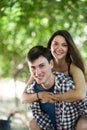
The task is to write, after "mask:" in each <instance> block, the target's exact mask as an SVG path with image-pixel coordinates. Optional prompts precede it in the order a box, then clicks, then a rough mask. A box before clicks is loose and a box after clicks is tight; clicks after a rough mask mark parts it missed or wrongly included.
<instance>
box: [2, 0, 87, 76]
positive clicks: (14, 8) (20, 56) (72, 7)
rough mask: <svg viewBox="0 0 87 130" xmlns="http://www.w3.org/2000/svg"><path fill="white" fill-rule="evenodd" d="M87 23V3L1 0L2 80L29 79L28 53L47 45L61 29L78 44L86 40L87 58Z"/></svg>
mask: <svg viewBox="0 0 87 130" xmlns="http://www.w3.org/2000/svg"><path fill="white" fill-rule="evenodd" d="M86 23H87V1H86V0H79V1H74V0H69V1H67V0H3V1H2V0H0V60H1V61H0V72H1V73H0V74H1V76H5V77H6V76H8V77H9V76H13V77H27V75H28V73H27V72H26V71H27V69H28V67H27V64H26V60H25V58H26V54H27V52H28V50H29V49H30V48H31V47H32V46H34V45H38V44H40V45H46V43H47V41H48V39H49V37H50V36H51V34H52V33H53V32H55V31H56V30H59V29H66V30H68V31H69V32H70V33H71V34H72V36H73V38H74V39H75V40H77V38H81V39H82V43H81V44H80V45H79V44H78V47H79V48H80V49H81V52H82V53H83V56H84V55H85V54H86V51H87V47H86V46H87V45H86V43H87V42H86V40H87V39H86V33H87V32H86V28H87V25H86ZM85 42H86V43H85ZM84 58H86V59H87V56H84Z"/></svg>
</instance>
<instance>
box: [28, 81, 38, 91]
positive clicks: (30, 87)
mask: <svg viewBox="0 0 87 130" xmlns="http://www.w3.org/2000/svg"><path fill="white" fill-rule="evenodd" d="M35 85H36V81H35V80H34V81H33V82H32V83H31V84H30V85H29V86H28V87H27V92H28V93H29V92H32V93H33V92H34V86H35Z"/></svg>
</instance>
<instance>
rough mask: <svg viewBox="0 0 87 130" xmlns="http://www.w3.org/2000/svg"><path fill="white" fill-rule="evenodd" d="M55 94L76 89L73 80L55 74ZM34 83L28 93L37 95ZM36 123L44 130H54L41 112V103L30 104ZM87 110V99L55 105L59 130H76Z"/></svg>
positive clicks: (47, 118) (45, 115)
mask: <svg viewBox="0 0 87 130" xmlns="http://www.w3.org/2000/svg"><path fill="white" fill-rule="evenodd" d="M55 75H56V77H55V86H54V93H55V94H61V93H64V92H67V91H69V90H72V89H74V88H75V86H74V83H73V81H72V78H71V77H69V76H66V75H64V74H63V73H59V72H56V73H55ZM35 84H36V82H35V81H34V82H33V83H32V84H31V85H30V86H29V87H28V89H27V93H31V94H32V93H35V91H34V85H35ZM30 108H31V110H32V113H33V116H34V118H35V120H36V122H37V123H38V124H39V126H40V127H41V128H42V129H43V130H54V128H53V125H52V123H51V120H50V118H49V116H48V115H47V114H46V113H45V112H44V111H42V110H41V108H40V105H39V101H35V102H33V103H31V104H30ZM85 110H87V98H85V99H84V100H82V101H77V102H64V101H59V102H57V103H55V115H56V126H57V130H75V123H76V121H77V119H78V117H79V116H80V115H82V114H84V113H86V112H85Z"/></svg>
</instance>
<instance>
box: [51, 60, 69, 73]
mask: <svg viewBox="0 0 87 130" xmlns="http://www.w3.org/2000/svg"><path fill="white" fill-rule="evenodd" d="M53 71H58V72H62V73H65V74H68V64H67V62H66V61H65V60H60V61H55V60H54V67H53Z"/></svg>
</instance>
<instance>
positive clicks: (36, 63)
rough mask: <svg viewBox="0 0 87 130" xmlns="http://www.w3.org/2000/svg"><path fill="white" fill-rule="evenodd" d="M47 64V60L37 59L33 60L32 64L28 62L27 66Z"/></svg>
mask: <svg viewBox="0 0 87 130" xmlns="http://www.w3.org/2000/svg"><path fill="white" fill-rule="evenodd" d="M47 62H48V61H47V59H46V58H45V57H39V58H37V59H36V60H34V61H33V62H30V61H29V62H28V63H29V65H35V66H37V65H40V64H46V63H47Z"/></svg>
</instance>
